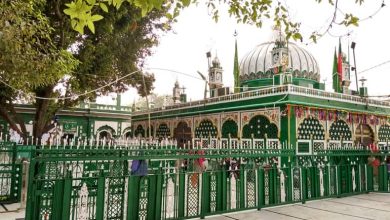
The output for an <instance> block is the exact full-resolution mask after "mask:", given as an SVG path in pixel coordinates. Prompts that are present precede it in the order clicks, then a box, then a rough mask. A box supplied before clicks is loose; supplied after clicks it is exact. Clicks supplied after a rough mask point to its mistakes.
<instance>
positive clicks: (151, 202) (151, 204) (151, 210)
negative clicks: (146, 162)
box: [147, 175, 157, 220]
mask: <svg viewBox="0 0 390 220" xmlns="http://www.w3.org/2000/svg"><path fill="white" fill-rule="evenodd" d="M148 178H149V183H148V213H147V219H148V220H153V219H157V218H155V214H156V200H157V195H156V188H157V175H150V176H148Z"/></svg>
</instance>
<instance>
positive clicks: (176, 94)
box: [172, 80, 180, 104]
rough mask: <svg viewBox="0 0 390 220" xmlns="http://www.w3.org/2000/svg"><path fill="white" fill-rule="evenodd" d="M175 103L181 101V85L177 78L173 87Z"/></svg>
mask: <svg viewBox="0 0 390 220" xmlns="http://www.w3.org/2000/svg"><path fill="white" fill-rule="evenodd" d="M172 97H173V104H178V103H180V85H179V82H178V81H177V80H176V82H175V85H174V87H173V94H172Z"/></svg>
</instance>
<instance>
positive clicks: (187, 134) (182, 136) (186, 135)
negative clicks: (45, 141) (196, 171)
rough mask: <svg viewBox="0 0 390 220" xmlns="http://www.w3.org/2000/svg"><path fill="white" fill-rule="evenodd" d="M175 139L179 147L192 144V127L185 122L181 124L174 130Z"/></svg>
mask: <svg viewBox="0 0 390 220" xmlns="http://www.w3.org/2000/svg"><path fill="white" fill-rule="evenodd" d="M173 137H174V138H175V139H176V141H177V144H178V146H179V147H183V146H184V144H187V143H188V142H189V141H190V142H191V138H192V136H191V127H189V126H188V124H187V122H185V121H181V122H179V123H178V124H177V127H176V128H175V129H174V130H173Z"/></svg>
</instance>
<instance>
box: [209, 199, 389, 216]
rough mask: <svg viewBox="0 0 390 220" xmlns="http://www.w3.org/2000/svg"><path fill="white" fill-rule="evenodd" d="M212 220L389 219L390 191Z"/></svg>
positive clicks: (241, 213)
mask: <svg viewBox="0 0 390 220" xmlns="http://www.w3.org/2000/svg"><path fill="white" fill-rule="evenodd" d="M208 219H210V220H232V219H234V220H236V219H245V220H255V219H256V220H257V219H270V220H271V219H272V220H274V219H275V220H276V219H277V220H296V219H315V220H322V219H323V220H325V219H326V220H327V219H331V220H336V219H340V220H361V219H375V220H376V219H378V220H379V219H389V220H390V194H381V193H370V194H362V195H357V196H351V197H344V198H332V199H323V200H316V201H310V202H307V203H306V204H301V203H299V204H293V205H286V206H277V207H272V208H266V209H262V210H261V211H245V212H239V213H232V214H224V215H221V216H213V217H209V218H208Z"/></svg>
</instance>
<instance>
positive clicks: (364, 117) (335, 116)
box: [287, 106, 390, 125]
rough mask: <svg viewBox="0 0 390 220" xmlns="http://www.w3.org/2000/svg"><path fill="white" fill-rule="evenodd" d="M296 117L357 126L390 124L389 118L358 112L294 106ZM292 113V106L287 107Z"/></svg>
mask: <svg viewBox="0 0 390 220" xmlns="http://www.w3.org/2000/svg"><path fill="white" fill-rule="evenodd" d="M293 108H294V113H295V117H297V118H302V117H305V118H306V117H315V118H318V119H319V120H322V121H326V120H328V121H337V120H344V121H345V122H347V123H356V124H360V123H362V124H371V125H385V124H386V123H387V122H390V120H389V119H390V118H389V117H387V116H379V115H373V114H365V113H358V112H348V111H343V110H339V109H321V108H314V107H306V106H293ZM287 109H288V110H287V111H288V112H290V106H288V107H287Z"/></svg>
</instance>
